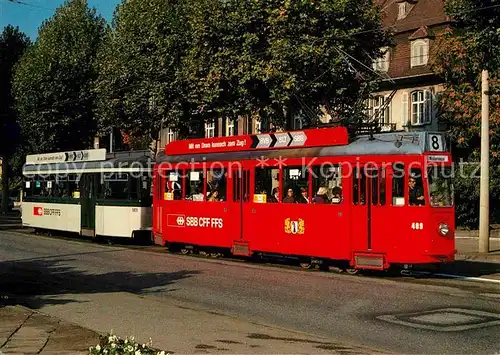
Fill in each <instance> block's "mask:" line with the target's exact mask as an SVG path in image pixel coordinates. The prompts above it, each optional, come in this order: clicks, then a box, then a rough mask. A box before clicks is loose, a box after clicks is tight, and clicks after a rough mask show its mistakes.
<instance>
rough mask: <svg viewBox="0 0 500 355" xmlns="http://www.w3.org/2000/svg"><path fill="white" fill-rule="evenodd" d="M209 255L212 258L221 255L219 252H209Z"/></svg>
mask: <svg viewBox="0 0 500 355" xmlns="http://www.w3.org/2000/svg"><path fill="white" fill-rule="evenodd" d="M210 256H211V257H212V258H216V259H217V258H219V257H221V256H222V254H221V253H210Z"/></svg>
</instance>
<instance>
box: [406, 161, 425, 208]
mask: <svg viewBox="0 0 500 355" xmlns="http://www.w3.org/2000/svg"><path fill="white" fill-rule="evenodd" d="M408 202H409V203H410V206H424V205H425V197H424V184H423V182H422V170H421V169H418V168H412V169H410V176H409V177H408Z"/></svg>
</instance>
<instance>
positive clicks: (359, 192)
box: [352, 167, 366, 205]
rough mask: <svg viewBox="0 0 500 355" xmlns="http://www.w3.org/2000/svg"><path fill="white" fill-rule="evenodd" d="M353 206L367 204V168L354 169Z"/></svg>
mask: <svg viewBox="0 0 500 355" xmlns="http://www.w3.org/2000/svg"><path fill="white" fill-rule="evenodd" d="M352 196H353V200H352V202H353V204H355V205H364V204H365V203H366V171H365V168H358V167H355V168H354V169H353V183H352Z"/></svg>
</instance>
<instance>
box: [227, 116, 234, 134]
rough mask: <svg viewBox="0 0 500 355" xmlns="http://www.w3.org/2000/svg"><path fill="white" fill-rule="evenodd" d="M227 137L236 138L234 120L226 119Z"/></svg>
mask: <svg viewBox="0 0 500 355" xmlns="http://www.w3.org/2000/svg"><path fill="white" fill-rule="evenodd" d="M226 136H234V120H230V119H229V118H228V119H226Z"/></svg>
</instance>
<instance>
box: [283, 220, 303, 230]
mask: <svg viewBox="0 0 500 355" xmlns="http://www.w3.org/2000/svg"><path fill="white" fill-rule="evenodd" d="M304 231H305V223H304V220H303V219H302V218H299V220H298V221H292V220H290V218H287V219H285V233H286V234H304Z"/></svg>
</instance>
